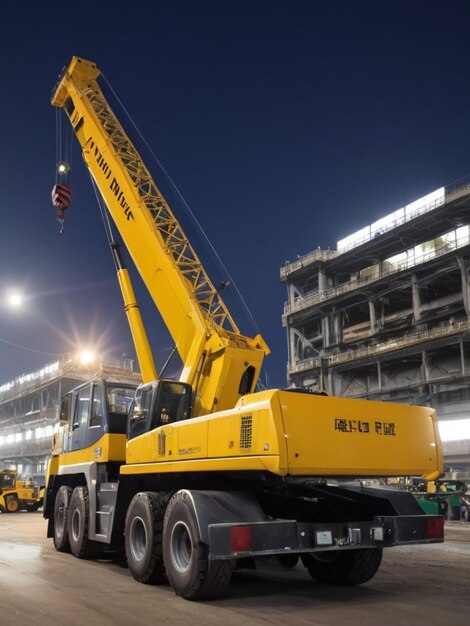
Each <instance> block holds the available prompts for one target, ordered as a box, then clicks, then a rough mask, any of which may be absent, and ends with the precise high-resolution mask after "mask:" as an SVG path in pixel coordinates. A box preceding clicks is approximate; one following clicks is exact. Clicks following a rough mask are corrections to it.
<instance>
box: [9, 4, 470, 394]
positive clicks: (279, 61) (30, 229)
mask: <svg viewBox="0 0 470 626" xmlns="http://www.w3.org/2000/svg"><path fill="white" fill-rule="evenodd" d="M469 29H470V5H469V4H468V3H467V2H465V1H464V0H462V1H457V0H454V1H451V0H448V1H447V2H446V1H445V0H414V1H410V0H407V1H405V0H393V1H392V0H389V1H388V2H386V1H378V0H373V1H372V0H370V1H369V0H355V1H351V0H336V1H335V0H329V1H328V2H326V1H325V2H317V1H315V0H309V1H306V0H305V1H304V0H290V1H289V0H285V1H280V0H269V1H268V0H250V1H249V0H239V1H235V0H192V1H187V0H173V1H172V2H168V1H166V2H162V1H159V0H155V1H154V2H150V1H149V2H142V1H139V0H135V1H134V2H120V1H114V2H77V3H72V4H71V3H64V2H55V1H47V0H43V1H41V2H37V0H36V1H23V2H21V3H19V2H10V3H2V10H1V22H0V75H1V84H2V86H1V98H0V119H1V140H2V150H1V151H0V215H1V227H0V228H1V230H0V290H1V292H3V291H4V290H5V289H6V288H8V287H9V286H10V285H19V286H21V287H22V288H23V290H24V291H25V292H26V293H28V294H30V295H31V298H30V300H29V301H28V306H27V310H26V311H24V312H23V313H21V314H19V313H18V314H15V315H12V314H11V313H9V312H8V311H7V310H6V309H5V308H4V307H3V305H2V306H0V340H1V341H0V384H1V383H2V382H5V381H6V380H8V379H11V378H13V377H15V376H16V375H19V374H21V373H23V372H28V371H31V370H32V369H35V368H37V367H40V366H42V365H43V364H44V363H45V362H47V361H49V360H52V359H53V358H54V357H53V355H54V354H57V353H63V352H66V351H69V350H73V349H74V344H75V343H76V342H77V341H78V339H79V338H80V339H81V340H82V342H83V343H87V342H88V341H96V340H97V338H99V337H102V339H101V348H102V349H104V350H105V351H106V352H107V354H109V355H110V356H120V355H121V354H122V353H123V352H128V353H132V352H133V348H132V343H131V339H130V334H129V331H128V329H127V325H126V324H127V323H126V321H125V318H124V314H123V312H122V304H121V299H120V293H119V290H118V287H117V283H116V280H115V277H114V268H113V264H112V260H111V257H110V254H109V251H108V249H107V245H106V240H105V235H104V232H103V228H102V224H101V221H100V218H99V213H98V209H97V205H96V201H95V199H94V195H93V191H92V188H91V184H90V181H89V179H88V174H87V173H86V171H85V167H84V165H83V163H82V162H81V158H80V156H79V151H78V146H75V150H74V157H73V167H72V174H71V186H72V194H73V195H72V208H71V209H70V211H69V212H68V216H67V223H66V229H65V233H64V235H63V236H62V237H60V236H59V235H58V227H57V224H56V222H55V213H54V210H53V208H52V206H51V203H50V190H51V187H52V185H53V183H54V171H55V161H56V150H55V141H56V138H55V112H54V110H53V109H52V108H51V107H50V105H49V96H50V92H51V89H52V87H53V85H54V82H55V80H56V77H57V75H58V74H59V72H60V70H61V69H62V67H63V66H64V65H66V64H67V63H68V62H69V60H70V58H71V56H72V55H74V54H76V55H78V56H82V57H85V58H88V59H91V60H93V61H96V63H97V64H98V66H99V67H100V68H101V69H102V70H103V73H104V74H105V76H106V78H107V80H108V81H109V82H110V84H111V85H112V87H113V88H114V89H115V91H116V92H117V94H118V96H119V97H120V99H121V100H122V102H123V103H124V105H125V106H126V108H127V110H128V111H129V112H130V114H131V115H132V118H133V119H134V121H135V122H136V123H137V125H138V126H139V128H140V129H141V131H142V133H143V135H144V137H145V139H146V140H147V142H148V143H149V144H150V146H151V147H152V149H153V150H154V152H155V153H156V155H157V156H158V158H159V159H160V161H161V162H162V163H163V165H164V166H165V168H166V169H167V170H168V172H169V173H170V175H171V176H172V178H173V180H174V181H175V183H176V184H177V186H178V188H179V190H180V191H181V193H182V194H183V196H184V197H185V199H186V201H187V202H188V204H189V205H190V207H191V209H192V211H193V212H194V214H195V215H196V216H197V218H198V220H199V221H200V223H201V225H202V226H203V228H204V229H205V231H206V233H207V235H208V236H209V238H210V239H211V241H212V243H213V244H214V246H215V247H216V249H217V251H218V252H219V254H220V256H221V258H222V259H223V261H224V263H225V265H226V266H227V268H228V270H229V271H230V273H231V275H232V277H233V278H234V280H235V282H236V283H237V286H238V288H239V289H240V291H241V292H242V294H243V296H244V298H245V300H246V302H247V303H248V305H249V307H250V309H251V311H252V313H253V315H254V317H255V318H256V320H257V322H258V326H259V327H260V329H261V331H262V333H263V335H264V336H265V338H266V340H267V341H268V343H269V344H270V346H271V348H272V351H273V354H272V355H271V356H270V357H269V359H268V361H267V372H268V374H269V377H270V383H271V385H273V386H282V385H284V383H285V371H286V370H285V368H286V350H285V343H286V341H285V330H284V329H283V328H282V327H281V313H282V307H283V301H284V300H285V289H284V287H283V285H281V283H280V281H279V268H280V266H281V265H283V264H284V262H285V260H287V259H291V260H293V259H295V258H296V255H297V254H304V253H306V252H308V251H310V250H312V249H314V248H315V247H317V246H318V245H320V246H321V247H324V248H327V247H328V246H331V247H334V246H335V243H336V241H337V240H338V239H341V238H342V237H344V236H346V235H348V234H350V233H352V232H354V231H355V230H357V229H358V228H360V227H361V226H364V225H367V224H368V223H371V222H373V221H375V220H376V219H378V218H380V217H381V216H383V215H385V214H387V213H389V212H391V211H393V210H395V209H397V208H399V207H401V206H403V204H405V203H407V202H410V201H412V200H414V199H416V198H418V197H420V196H422V195H424V194H425V193H427V192H429V191H432V190H433V189H435V188H437V187H439V186H441V185H443V184H446V183H450V182H452V181H453V180H455V179H458V178H460V177H463V176H465V175H467V174H469V173H470V156H469V146H470V86H469V85H470V81H469V63H470V38H469V36H468V32H469ZM118 116H119V117H120V119H121V115H120V113H119V112H118ZM122 121H124V120H122ZM157 183H158V181H157ZM142 291H143V290H142V288H141V286H139V285H138V292H139V294H142ZM141 297H142V298H143V300H142V308H143V312H144V317H145V321H146V323H147V326H148V327H149V328H151V331H150V334H151V339H152V342H153V343H154V344H155V345H157V343H158V347H157V350H156V352H157V355H158V356H157V359H158V361H159V364H161V363H162V360H163V359H164V358H165V355H166V354H167V353H168V349H169V347H170V342H169V339H168V338H166V337H164V336H161V334H160V328H159V324H158V322H155V323H154V321H153V320H154V318H153V314H152V311H151V308H150V306H149V302H148V300H147V299H146V298H145V296H143V295H142V296H141ZM103 337H104V338H103ZM5 342H9V343H5ZM10 344H17V345H10ZM18 346H23V348H21V347H18ZM25 348H28V349H27V350H26V349H25Z"/></svg>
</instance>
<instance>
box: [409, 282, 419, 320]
mask: <svg viewBox="0 0 470 626" xmlns="http://www.w3.org/2000/svg"><path fill="white" fill-rule="evenodd" d="M411 295H412V301H413V317H414V320H415V322H419V321H420V320H421V295H420V293H419V284H418V277H417V276H416V274H412V275H411Z"/></svg>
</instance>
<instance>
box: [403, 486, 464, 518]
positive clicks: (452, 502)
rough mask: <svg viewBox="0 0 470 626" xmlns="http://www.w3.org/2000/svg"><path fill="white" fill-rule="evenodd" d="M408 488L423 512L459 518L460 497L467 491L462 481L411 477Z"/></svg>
mask: <svg viewBox="0 0 470 626" xmlns="http://www.w3.org/2000/svg"><path fill="white" fill-rule="evenodd" d="M410 490H411V491H412V492H413V493H414V495H415V498H416V500H417V501H418V503H419V505H420V506H421V508H422V509H423V511H424V512H425V513H427V514H429V515H438V514H441V515H443V516H444V517H445V518H446V519H451V520H452V519H457V520H458V519H460V498H461V497H462V496H465V493H466V491H467V485H466V483H465V482H464V481H462V480H436V481H426V480H423V479H413V481H412V484H411V485H410Z"/></svg>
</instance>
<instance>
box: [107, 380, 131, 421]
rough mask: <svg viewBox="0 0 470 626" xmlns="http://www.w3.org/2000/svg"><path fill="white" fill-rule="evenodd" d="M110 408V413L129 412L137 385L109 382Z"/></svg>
mask: <svg viewBox="0 0 470 626" xmlns="http://www.w3.org/2000/svg"><path fill="white" fill-rule="evenodd" d="M107 387H108V410H109V412H110V413H124V414H125V415H127V414H128V413H129V408H130V406H131V403H132V401H133V400H134V395H135V387H125V386H123V385H110V384H109V383H108V386H107Z"/></svg>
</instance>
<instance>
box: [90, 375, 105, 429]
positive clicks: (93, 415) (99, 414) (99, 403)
mask: <svg viewBox="0 0 470 626" xmlns="http://www.w3.org/2000/svg"><path fill="white" fill-rule="evenodd" d="M102 423H103V385H102V384H95V385H93V400H92V403H91V412H90V427H91V428H94V427H96V426H101V425H102Z"/></svg>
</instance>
